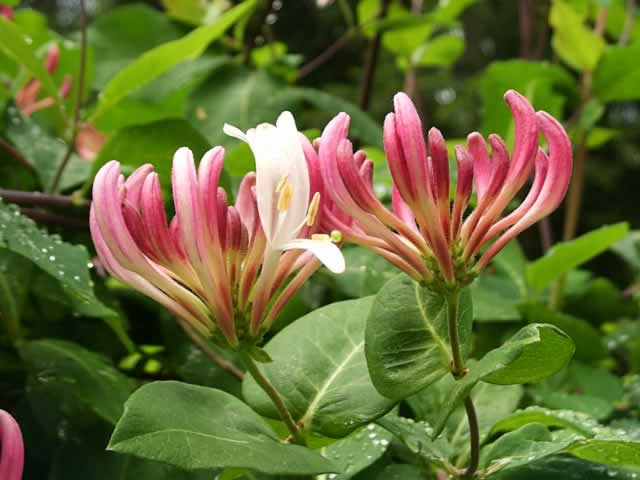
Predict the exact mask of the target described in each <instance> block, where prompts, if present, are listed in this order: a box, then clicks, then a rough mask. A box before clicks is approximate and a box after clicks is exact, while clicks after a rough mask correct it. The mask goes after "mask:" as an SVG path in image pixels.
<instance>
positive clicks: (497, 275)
mask: <svg viewBox="0 0 640 480" xmlns="http://www.w3.org/2000/svg"><path fill="white" fill-rule="evenodd" d="M238 3H240V2H232V1H230V0H161V1H149V2H125V1H115V0H89V1H87V2H86V13H87V39H88V40H87V41H88V44H87V45H88V47H87V50H86V66H85V75H84V89H83V92H82V96H81V98H82V102H81V105H80V108H79V110H78V115H79V119H80V121H79V122H78V121H76V118H75V117H74V112H75V106H76V105H77V100H76V99H77V93H78V87H79V85H80V83H81V82H80V81H79V78H78V72H79V67H80V63H81V54H82V48H81V45H82V42H81V39H82V35H81V32H80V29H81V26H82V24H83V22H82V15H81V9H80V3H79V2H78V0H47V1H45V0H42V1H35V0H33V1H22V2H18V1H7V0H0V4H6V5H10V6H12V8H13V9H14V12H15V15H14V17H13V18H12V19H11V20H3V19H0V22H1V23H0V109H1V110H2V117H1V118H0V139H1V140H2V147H3V148H1V149H0V179H1V180H0V187H1V188H2V192H1V196H2V197H3V198H4V200H5V201H6V202H7V203H17V204H18V205H19V207H13V206H7V205H6V204H3V205H2V206H1V207H0V247H2V248H0V317H1V318H2V319H3V321H4V325H5V327H6V329H3V330H2V331H3V332H4V333H0V342H1V343H0V405H2V406H3V408H7V409H9V410H10V411H12V412H14V413H15V414H16V416H17V417H18V418H19V420H20V422H21V425H22V426H23V428H24V431H25V437H26V443H27V459H28V460H27V468H26V472H25V478H26V479H45V478H46V479H65V480H69V479H74V478H83V479H102V478H105V479H107V478H109V479H114V478H118V479H134V478H157V479H200V478H203V479H204V478H212V477H211V476H210V475H209V476H207V475H205V474H202V475H201V474H193V473H191V474H188V473H186V472H181V471H178V470H175V469H172V468H170V467H165V466H162V465H156V464H151V463H148V462H142V461H139V460H134V459H130V458H128V457H124V456H120V455H116V454H112V453H108V452H105V451H104V446H105V445H106V444H107V442H108V438H109V435H110V433H111V431H112V429H113V425H114V424H115V422H116V421H117V419H118V418H119V416H120V414H121V412H122V408H123V403H124V400H126V398H127V397H128V395H129V393H130V392H131V391H132V390H133V389H134V388H135V387H136V386H138V385H140V384H141V383H142V382H146V381H148V380H153V379H172V378H177V379H181V380H184V381H187V382H192V383H197V384H202V385H208V386H215V387H216V388H223V389H225V390H228V391H230V392H234V393H239V383H238V382H237V379H235V378H234V373H233V371H231V373H229V372H230V370H229V369H226V370H225V369H224V368H215V367H212V364H211V362H210V361H209V359H208V358H207V354H206V353H203V351H202V350H200V349H199V348H197V347H196V346H195V345H194V344H192V343H191V342H190V341H189V340H188V338H187V337H186V336H185V335H184V334H183V333H182V332H181V331H179V330H178V327H177V326H176V325H175V323H174V322H173V321H172V319H171V318H170V316H169V315H168V314H167V313H166V312H164V311H162V309H160V308H159V307H158V306H157V305H155V304H153V303H152V302H151V301H148V300H147V299H145V298H143V297H142V296H140V295H138V294H137V293H135V292H133V291H132V290H130V289H128V288H127V287H126V286H124V285H122V284H120V283H119V282H117V281H115V280H113V279H109V278H105V275H104V271H103V270H102V268H101V266H100V265H99V262H97V261H96V260H95V259H92V256H93V253H92V252H93V248H92V246H91V243H90V238H89V236H88V231H87V201H88V200H89V199H90V187H91V182H92V178H93V175H94V174H95V172H96V171H97V170H98V168H99V167H100V166H101V165H102V164H104V163H105V162H106V161H108V160H111V159H118V160H119V161H121V162H122V163H123V165H124V169H125V171H126V172H127V173H129V172H131V171H132V170H133V169H134V168H135V167H137V166H139V165H141V164H143V163H146V162H151V163H153V164H154V165H155V168H156V170H157V171H158V172H159V174H160V178H161V179H162V181H163V182H164V183H163V189H164V193H165V198H166V200H167V208H168V209H171V206H170V201H169V200H170V196H169V195H170V192H169V185H170V165H171V158H172V155H173V152H174V151H175V149H176V148H177V147H179V146H182V145H188V146H189V147H190V148H192V149H193V150H194V152H195V153H196V156H198V155H201V154H202V153H203V152H204V151H206V150H207V149H208V148H210V147H211V146H213V145H218V144H220V145H223V146H225V147H226V148H227V160H226V164H225V172H226V176H225V180H224V181H225V182H226V184H227V186H229V187H230V188H231V189H233V188H234V187H235V186H237V184H238V181H239V179H240V177H241V176H242V175H243V174H244V173H246V172H247V171H249V170H251V169H252V168H253V160H252V158H251V155H250V152H249V150H248V148H247V147H246V146H244V145H238V143H237V142H235V141H233V140H232V139H230V138H229V137H226V136H225V135H223V133H222V125H223V123H225V122H228V123H231V124H234V125H237V126H239V127H240V128H243V129H245V128H249V127H251V126H254V125H255V124H257V123H258V122H261V121H273V120H274V119H275V117H276V115H277V114H278V113H279V112H280V111H282V110H284V109H289V110H292V111H293V112H294V114H295V115H296V118H297V121H298V126H299V128H300V129H303V130H305V132H306V133H307V134H308V135H309V136H310V137H311V138H315V137H317V136H318V135H319V132H320V131H321V128H322V127H323V126H324V124H325V123H326V122H327V121H328V120H329V119H330V118H331V117H332V116H333V115H334V114H335V113H337V112H338V111H341V110H344V111H347V112H348V113H350V114H351V116H352V132H353V136H354V138H355V139H356V141H357V143H358V145H359V146H360V147H362V148H364V149H365V150H366V151H367V153H368V154H369V156H370V158H372V159H374V160H375V162H376V188H377V193H379V195H380V196H381V197H383V198H385V199H387V200H388V196H389V193H390V178H389V175H388V173H387V170H386V165H385V159H384V153H383V150H382V129H381V125H382V120H383V118H384V115H385V114H386V113H387V112H389V111H390V110H391V108H392V104H391V101H392V100H391V99H392V96H393V94H394V93H395V92H397V91H399V90H405V91H407V92H408V93H409V94H410V95H411V96H412V98H413V99H414V100H415V101H416V103H417V105H418V106H419V109H420V112H421V114H422V118H423V121H424V124H425V127H430V126H432V125H435V126H437V127H438V128H439V129H440V130H441V131H442V132H443V134H444V135H445V138H447V140H448V142H449V143H450V144H451V146H453V145H454V144H455V143H461V142H464V138H465V136H466V135H467V134H468V133H470V132H472V131H474V130H479V131H481V132H482V133H483V134H489V133H492V132H495V133H498V134H500V135H501V136H503V138H505V140H506V141H507V143H511V142H512V141H513V132H512V124H511V117H510V114H509V111H508V109H507V107H506V105H505V104H504V102H503V100H502V95H503V94H504V92H505V91H506V90H507V89H509V88H515V89H517V90H519V91H520V92H522V93H524V94H525V95H526V96H527V97H528V98H529V99H530V100H531V102H532V103H533V105H534V106H535V107H536V109H545V110H548V111H549V112H550V113H552V114H554V115H555V116H557V117H558V118H560V119H562V120H563V122H564V124H565V126H566V127H567V129H568V130H569V131H570V133H571V137H572V141H573V143H574V153H575V157H576V173H575V177H574V183H575V184H574V186H573V187H572V188H573V194H570V196H569V198H568V200H567V201H566V202H565V205H564V206H563V208H561V209H560V210H559V211H558V212H556V213H555V214H554V215H553V216H552V218H551V220H550V222H549V223H548V224H546V225H545V224H543V225H542V227H541V228H538V227H532V228H530V229H529V230H528V231H527V232H526V233H525V234H523V235H522V236H521V242H520V245H517V244H515V243H514V244H512V245H511V246H510V248H508V249H507V250H505V251H504V252H503V253H502V254H501V255H500V256H499V257H498V258H497V259H496V261H495V264H494V266H493V268H492V269H491V271H490V272H488V273H487V274H486V275H484V276H483V277H482V278H480V279H479V280H478V281H477V282H476V283H475V284H474V286H473V287H472V290H473V296H474V310H475V314H476V321H477V322H478V324H477V326H476V337H475V344H474V355H475V356H480V355H482V354H483V353H484V352H486V351H488V350H489V349H490V348H493V347H494V346H495V345H496V344H497V343H498V342H499V341H500V340H502V339H504V338H507V337H508V336H509V335H510V334H511V333H513V332H514V331H515V330H517V329H518V328H519V327H520V326H522V324H523V323H527V322H545V323H552V324H554V325H558V326H560V327H561V328H562V329H563V330H565V331H566V332H567V333H568V334H569V335H570V336H571V337H572V338H573V340H574V342H575V343H576V345H577V352H576V356H575V359H574V361H573V362H572V364H571V365H570V366H569V367H568V368H567V369H566V370H565V371H563V372H561V373H560V374H558V375H557V376H555V377H553V378H551V379H549V380H546V381H544V382H541V383H539V384H536V385H532V386H527V387H526V388H525V389H524V390H520V389H518V391H517V392H515V393H514V392H512V393H513V395H512V396H513V397H514V398H515V400H514V401H513V402H511V403H509V402H507V403H509V405H506V406H503V407H504V409H505V415H506V414H508V413H511V412H512V411H513V410H515V408H516V407H517V406H526V405H531V404H536V405H540V406H542V407H546V408H549V409H569V410H575V411H579V412H583V413H585V414H588V415H590V416H591V417H593V418H594V419H597V420H599V421H601V422H603V423H605V424H607V425H610V426H612V427H619V428H623V429H626V430H625V431H626V432H627V434H628V435H633V436H634V438H640V420H639V419H638V418H639V417H638V415H639V413H640V411H639V409H638V401H639V399H640V380H639V377H638V374H640V326H639V324H638V313H639V312H638V292H639V291H640V287H639V285H640V283H638V275H639V274H640V250H639V248H640V244H639V243H638V242H640V236H639V235H640V234H639V233H637V232H634V231H631V232H629V227H630V228H631V230H633V228H637V227H638V226H639V225H640V212H639V211H638V208H637V205H638V199H640V192H638V188H637V186H638V179H639V178H640V61H639V60H640V22H637V21H636V17H637V16H638V7H637V5H636V3H635V2H634V1H629V0H519V1H516V0H406V1H404V0H403V1H401V0H389V1H387V0H382V1H380V0H359V1H356V0H336V1H335V2H316V1H314V0H273V1H272V2H271V1H268V2H266V1H262V0H258V1H257V2H255V5H253V6H252V5H249V3H247V2H245V3H244V4H243V5H245V6H246V7H248V8H247V11H246V13H247V14H242V15H237V16H236V17H235V18H233V19H231V18H230V17H228V15H230V14H229V13H226V12H228V11H229V10H228V9H229V7H231V6H232V5H233V4H238ZM324 3H326V4H327V5H326V6H325V5H321V4H324ZM224 22H226V24H225V26H224V28H222V27H220V25H221V23H224ZM190 32H191V33H190ZM179 39H182V40H179ZM170 42H173V43H170ZM175 42H178V43H175ZM52 43H56V44H57V45H58V46H59V48H60V61H59V64H58V66H57V68H56V69H55V72H52V74H50V75H48V74H47V72H46V71H44V70H43V69H42V64H43V62H44V58H45V55H46V51H47V48H48V47H49V46H50V45H51V44H52ZM67 74H69V75H71V76H72V77H73V85H72V90H71V92H70V93H69V94H68V95H66V96H65V98H61V99H59V101H57V102H55V104H54V105H53V106H51V107H49V108H46V109H42V110H39V111H37V112H35V113H33V114H32V115H25V114H24V111H23V112H22V113H21V112H20V110H21V108H19V107H20V106H19V105H16V94H17V92H18V91H19V89H20V88H23V87H24V86H25V85H26V84H27V83H28V82H29V81H30V80H31V78H32V77H33V76H35V77H36V78H38V79H39V80H40V81H41V83H42V86H41V90H42V91H41V97H43V96H46V95H53V96H56V95H57V91H58V88H59V87H60V86H61V84H62V83H63V79H64V76H65V75H67ZM44 92H46V93H44ZM76 127H77V131H78V132H89V133H88V136H89V141H88V144H87V143H83V144H82V145H84V147H85V150H86V149H88V150H89V151H88V153H87V152H86V151H82V146H81V145H80V144H78V143H76V140H78V138H80V137H81V135H80V133H78V135H76V133H77V132H76V131H75V129H76ZM85 127H90V129H89V130H84V128H85ZM93 129H95V131H94V130H93ZM93 133H95V134H93ZM85 140H86V138H85ZM87 145H88V146H87ZM582 168H583V171H582ZM577 186H582V193H581V194H580V193H579V192H576V189H577ZM33 191H44V192H50V193H52V194H55V195H56V197H55V199H52V200H50V201H42V199H37V198H36V199H34V198H33V197H28V196H27V197H24V196H21V195H20V192H33ZM572 198H573V200H572ZM579 207H580V208H579ZM34 221H35V222H36V224H37V225H36V224H34ZM620 222H627V223H626V224H624V223H620ZM602 225H610V226H606V227H602ZM43 228H44V230H42V229H43ZM581 235H582V236H581ZM577 236H578V237H579V238H578V239H577V240H574V241H572V239H573V238H574V237H577ZM563 240H564V241H565V243H562V245H560V246H556V248H554V249H552V250H549V246H550V245H551V244H556V243H558V242H560V241H563ZM82 245H84V246H82ZM345 255H346V257H347V263H348V266H349V267H348V271H347V272H346V273H345V274H344V275H342V276H333V275H330V274H329V273H328V272H326V271H321V272H320V273H319V274H318V275H316V276H315V277H314V278H313V280H312V281H311V282H309V283H308V284H307V285H306V286H305V287H304V289H303V290H302V291H301V293H300V294H298V295H297V296H296V297H295V298H294V300H293V301H292V303H291V304H290V305H289V306H288V307H287V309H286V310H285V312H284V313H283V314H282V315H281V316H280V318H279V319H278V325H279V326H280V327H283V326H285V325H287V324H288V323H290V322H291V321H293V320H294V319H296V318H298V317H300V316H302V315H304V314H305V313H307V312H309V311H311V310H312V309H314V308H317V307H319V306H321V305H324V304H327V303H330V302H332V301H336V300H341V299H346V298H357V297H360V296H364V295H370V294H374V293H376V292H377V291H378V290H379V289H380V287H381V286H382V285H383V284H384V283H385V282H386V281H387V280H388V279H389V278H391V277H392V276H393V275H394V274H395V271H394V270H393V269H392V268H391V267H389V266H388V265H387V264H386V263H385V262H384V261H383V260H382V259H380V258H378V257H375V256H374V255H373V254H371V253H370V252H368V251H365V250H362V249H359V248H354V247H348V248H346V249H345ZM215 355H222V353H220V352H215ZM231 360H233V359H231ZM518 388H519V387H518ZM503 394H504V392H502V391H496V392H494V393H493V394H492V393H491V392H489V393H486V394H485V395H488V397H487V398H488V400H487V402H488V404H491V402H492V401H495V402H497V401H498V399H499V398H502V396H503ZM491 395H493V396H491ZM414 403H415V402H414ZM414 406H415V405H414V404H411V407H412V408H413V407H414ZM402 408H403V411H404V410H406V411H407V412H409V411H410V410H408V409H409V406H406V405H405V406H403V407H402ZM496 408H497V407H496ZM501 408H502V407H501ZM405 413H406V412H405ZM414 413H415V414H416V417H417V418H420V413H419V412H418V411H415V408H414ZM396 447H398V446H397V445H396ZM404 453H406V452H403V451H402V449H401V448H399V447H398V448H396V450H389V451H388V452H387V453H386V454H385V455H384V456H383V457H381V458H380V459H379V460H376V461H375V462H373V463H372V464H371V465H368V464H367V465H364V466H363V467H362V470H364V471H363V473H361V474H360V477H359V478H390V477H392V476H393V475H400V477H398V476H396V477H393V478H414V476H416V475H419V474H420V471H419V470H417V471H416V469H415V468H413V469H412V467H413V466H409V465H399V463H402V461H401V460H402V459H403V458H404V457H403V454H404ZM398 458H399V459H401V460H398ZM365 467H366V469H365ZM416 472H417V473H416ZM567 472H573V473H570V474H569V473H567ZM355 473H357V472H354V475H355ZM570 475H573V476H570ZM617 475H619V476H620V477H622V478H636V477H635V476H636V475H637V474H636V473H635V472H627V471H624V470H618V469H615V468H613V467H611V468H610V467H602V466H596V465H592V464H588V463H586V462H580V461H578V460H575V459H572V458H570V457H566V456H556V457H551V459H547V460H543V461H541V462H537V463H535V464H534V466H531V467H528V468H526V469H523V470H520V471H518V472H517V473H513V474H511V473H510V474H509V476H506V475H505V476H503V477H502V478H522V479H525V478H549V479H553V478H563V479H565V478H590V479H591V478H594V479H595V478H607V477H610V476H617ZM251 478H256V477H255V476H254V477H251ZM341 478H350V477H348V476H344V477H341ZM416 478H418V477H417V476H416Z"/></svg>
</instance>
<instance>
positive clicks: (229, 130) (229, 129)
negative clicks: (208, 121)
mask: <svg viewBox="0 0 640 480" xmlns="http://www.w3.org/2000/svg"><path fill="white" fill-rule="evenodd" d="M222 131H223V132H224V133H226V134H227V135H229V136H230V137H233V138H237V139H238V140H242V141H243V142H246V143H249V139H248V138H247V136H246V135H245V133H244V132H243V131H242V130H240V129H239V128H238V127H234V126H233V125H229V124H228V123H225V124H224V126H223V127H222Z"/></svg>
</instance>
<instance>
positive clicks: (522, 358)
mask: <svg viewBox="0 0 640 480" xmlns="http://www.w3.org/2000/svg"><path fill="white" fill-rule="evenodd" d="M574 348H575V347H574V345H573V342H572V341H571V339H570V338H569V337H568V336H567V335H566V334H565V333H564V332H562V331H561V330H559V329H558V328H556V327H554V326H552V325H528V326H526V327H524V328H522V329H521V330H520V331H519V332H518V333H516V334H515V335H514V336H513V337H511V338H510V339H509V340H507V341H506V342H505V343H504V344H503V345H502V346H500V347H498V348H496V349H494V350H491V351H490V352H489V353H487V354H486V355H485V356H484V357H482V359H481V360H479V361H478V362H477V363H476V364H474V365H473V366H471V367H469V368H470V371H469V373H467V375H465V376H464V377H462V378H461V379H460V380H458V381H456V382H454V383H453V384H451V389H450V390H449V391H448V392H447V394H446V396H447V398H448V399H449V400H448V402H447V404H446V405H444V406H443V408H442V409H441V410H440V411H439V415H438V417H437V421H436V422H435V423H434V430H435V435H439V434H440V433H441V432H442V430H443V429H444V427H445V425H446V422H447V420H448V418H449V416H450V415H451V413H452V412H453V411H454V410H455V409H456V408H457V407H458V406H459V405H461V404H462V402H463V401H464V399H465V398H466V397H467V396H468V395H469V393H470V392H471V391H472V390H473V388H474V387H475V385H476V384H477V383H478V382H479V381H481V380H482V381H484V382H489V383H494V384H497V385H512V384H521V383H529V382H535V381H538V380H541V379H543V378H545V377H548V376H549V375H552V374H554V373H556V372H557V371H559V370H560V369H561V368H563V367H564V366H565V365H566V364H567V362H568V361H569V359H570V358H571V355H572V354H573V351H574Z"/></svg>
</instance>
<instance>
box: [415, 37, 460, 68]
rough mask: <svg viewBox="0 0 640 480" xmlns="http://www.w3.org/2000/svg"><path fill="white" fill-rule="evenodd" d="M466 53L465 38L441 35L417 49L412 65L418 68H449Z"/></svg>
mask: <svg viewBox="0 0 640 480" xmlns="http://www.w3.org/2000/svg"><path fill="white" fill-rule="evenodd" d="M463 52H464V38H463V37H462V36H460V35H451V34H447V35H440V36H438V37H436V38H434V39H432V40H430V41H428V42H427V43H425V44H424V45H421V46H420V47H418V48H417V50H415V51H414V52H413V54H412V55H411V63H412V64H413V65H414V66H417V67H448V66H450V65H451V64H453V63H454V62H455V61H456V60H458V58H460V56H461V55H462V53H463Z"/></svg>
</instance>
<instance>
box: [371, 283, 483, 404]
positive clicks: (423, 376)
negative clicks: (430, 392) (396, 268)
mask: <svg viewBox="0 0 640 480" xmlns="http://www.w3.org/2000/svg"><path fill="white" fill-rule="evenodd" d="M471 322H472V313H471V295H470V293H469V291H468V289H465V290H463V292H462V295H461V298H460V322H459V325H458V328H459V334H460V342H461V345H462V350H463V352H464V353H466V352H468V349H469V341H470V334H471ZM365 338H366V348H365V352H366V355H367V365H368V367H369V373H370V374H371V379H372V380H373V384H374V385H375V387H376V388H377V389H378V391H379V392H380V393H382V394H383V395H385V396H387V397H389V398H393V399H395V400H400V399H403V398H405V397H408V396H409V395H411V394H413V393H416V392H419V391H420V390H422V389H423V388H425V387H427V386H429V385H431V384H432V383H434V382H435V381H437V380H439V379H440V378H442V377H443V376H444V375H446V374H447V373H449V372H450V371H451V366H450V361H451V358H452V357H451V348H450V346H449V331H448V323H447V308H446V304H445V301H444V298H443V296H442V295H441V294H439V293H436V292H433V291H432V290H429V289H428V288H427V287H424V286H422V285H420V284H418V283H416V282H414V281H412V280H411V279H410V278H409V277H407V276H406V275H399V276H397V277H396V278H394V279H393V280H390V281H389V282H387V283H386V284H385V286H384V287H383V288H382V289H381V290H380V292H379V293H378V295H376V297H375V300H374V302H373V308H372V309H371V311H370V313H369V318H368V319H367V329H366V333H365Z"/></svg>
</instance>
